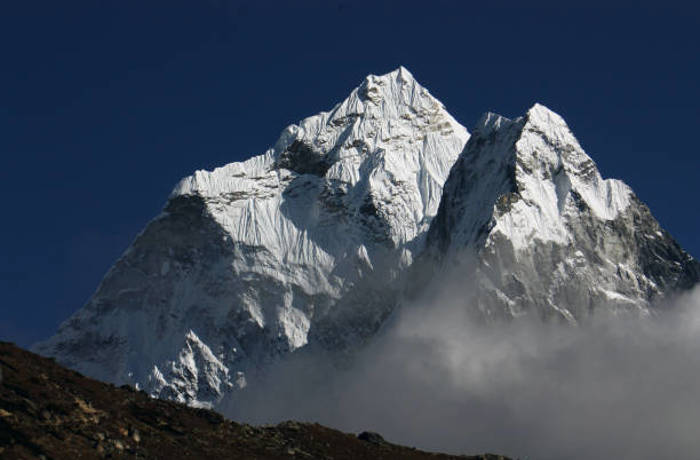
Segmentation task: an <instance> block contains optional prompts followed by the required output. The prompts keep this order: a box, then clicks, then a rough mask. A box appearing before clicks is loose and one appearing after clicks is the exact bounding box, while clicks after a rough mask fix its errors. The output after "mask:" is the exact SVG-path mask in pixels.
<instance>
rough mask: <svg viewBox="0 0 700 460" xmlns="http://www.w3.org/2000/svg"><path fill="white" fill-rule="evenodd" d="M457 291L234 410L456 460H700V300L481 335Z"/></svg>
mask: <svg viewBox="0 0 700 460" xmlns="http://www.w3.org/2000/svg"><path fill="white" fill-rule="evenodd" d="M469 292H470V289H469V287H468V286H465V285H464V283H462V282H460V280H459V277H457V278H455V279H452V281H443V282H441V283H434V286H433V287H432V288H431V289H429V290H428V291H427V292H426V294H425V295H424V296H422V298H419V299H416V300H414V301H413V302H411V303H410V304H408V305H405V306H404V307H403V308H402V309H400V310H399V311H397V312H396V314H395V315H394V317H393V318H392V319H391V321H390V322H389V323H388V324H387V325H386V327H385V328H384V330H383V331H382V333H381V334H380V335H379V337H378V338H377V339H376V340H374V341H373V342H372V343H370V344H368V346H366V347H365V348H364V349H363V350H362V351H361V352H360V353H359V354H358V355H356V356H354V357H353V358H352V360H351V362H349V363H347V365H346V366H344V367H343V368H342V369H338V368H337V365H335V364H333V363H332V362H331V361H332V360H331V359H330V358H329V359H326V358H319V356H318V354H316V353H313V354H311V353H309V354H304V353H300V354H298V355H297V356H296V357H294V358H293V359H291V360H289V361H287V362H285V363H283V364H282V365H280V366H277V367H276V368H275V370H274V371H273V372H272V373H271V374H269V375H268V376H267V379H266V381H265V382H255V383H254V384H252V385H250V389H249V390H248V391H247V392H246V393H245V394H243V395H241V396H242V397H241V398H236V400H235V401H230V402H229V403H228V408H225V409H224V410H225V411H226V413H227V415H229V416H231V417H232V418H234V419H235V420H240V421H247V422H251V423H268V422H279V421H282V420H286V419H296V420H303V421H310V422H319V423H322V424H325V425H328V426H331V427H334V428H338V429H341V430H344V431H350V432H359V431H363V430H372V431H377V432H379V433H381V434H382V435H383V436H384V437H385V438H386V439H387V440H388V441H390V442H396V443H401V444H406V445H409V446H416V447H418V448H421V449H426V450H436V451H443V452H450V453H483V452H492V453H499V454H504V455H508V456H511V457H513V458H520V459H525V458H529V459H561V458H567V459H584V458H585V459H590V458H602V457H614V458H621V459H626V458H630V459H631V458H635V459H638V458H652V457H654V458H674V459H685V458H697V455H698V453H699V452H700V436H699V435H698V427H699V426H700V399H699V398H698V394H697V392H698V389H699V388H700V289H699V288H696V289H695V290H694V291H692V292H689V293H686V294H683V295H680V296H678V297H676V298H674V299H673V300H669V301H667V302H666V304H664V305H662V306H660V307H661V308H663V309H664V310H666V311H664V314H662V315H659V316H657V317H653V318H639V317H621V316H613V315H610V314H606V313H599V314H597V315H594V316H593V317H591V318H589V319H588V320H587V321H586V322H585V323H583V324H580V325H578V326H570V325H566V324H555V323H547V324H545V323H543V322H542V321H538V320H530V319H519V320H515V321H512V322H509V323H499V324H484V323H483V322H480V321H476V320H474V319H473V318H472V317H471V316H470V315H469V314H468V313H467V312H468V311H469V308H468V305H469Z"/></svg>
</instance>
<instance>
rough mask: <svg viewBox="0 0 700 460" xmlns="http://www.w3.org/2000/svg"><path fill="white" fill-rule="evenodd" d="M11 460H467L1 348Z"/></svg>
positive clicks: (0, 391)
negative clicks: (224, 406)
mask: <svg viewBox="0 0 700 460" xmlns="http://www.w3.org/2000/svg"><path fill="white" fill-rule="evenodd" d="M0 458H1V459H5V458H6V459H12V460H18V459H35V458H51V459H75V458H87V459H93V458H94V459H98V458H148V459H168V460H170V459H180V458H197V459H241V458H246V459H249V458H255V459H283V458H317V459H330V458H333V459H338V460H340V459H395V458H403V459H416V460H418V459H463V460H507V459H506V458H505V457H502V456H499V455H491V454H486V455H475V456H454V455H444V454H435V453H429V452H423V451H420V450H416V449H414V448H408V447H402V446H398V445H395V444H391V443H388V442H386V441H384V440H383V439H382V438H381V436H379V435H377V434H376V433H369V432H363V433H360V435H359V436H354V435H351V434H346V433H341V432H340V431H336V430H332V429H329V428H326V427H324V426H321V425H318V424H311V423H297V422H293V421H288V422H284V423H280V424H279V425H276V426H273V425H266V426H262V427H256V426H250V425H241V424H238V423H234V422H231V421H228V420H226V419H224V418H223V417H222V416H221V415H219V414H217V413H215V412H212V411H210V410H207V409H194V408H191V407H187V406H185V405H182V404H178V403H174V402H171V401H161V400H157V399H152V398H150V397H149V396H148V395H147V394H146V393H144V392H139V391H135V390H134V389H133V388H132V387H129V386H126V387H122V388H117V387H115V386H113V385H108V384H105V383H102V382H98V381H95V380H92V379H89V378H86V377H83V376H82V375H80V374H78V373H76V372H74V371H71V370H68V369H65V368H63V367H61V366H59V365H58V364H56V363H55V362H54V361H52V360H49V359H46V358H42V357H40V356H37V355H35V354H33V353H29V352H27V351H24V350H22V349H20V348H17V347H15V346H13V345H12V344H9V343H6V342H0Z"/></svg>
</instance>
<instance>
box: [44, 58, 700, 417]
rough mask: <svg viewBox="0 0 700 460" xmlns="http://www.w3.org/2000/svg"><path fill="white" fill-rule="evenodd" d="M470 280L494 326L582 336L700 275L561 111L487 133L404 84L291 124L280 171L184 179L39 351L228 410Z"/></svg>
mask: <svg viewBox="0 0 700 460" xmlns="http://www.w3.org/2000/svg"><path fill="white" fill-rule="evenodd" d="M443 186H444V188H443ZM455 272H456V273H458V274H459V276H461V277H462V279H461V280H460V281H459V282H460V284H462V285H463V286H462V288H463V289H465V290H466V291H467V292H466V294H467V295H465V299H464V305H465V308H468V309H470V310H471V311H473V312H475V313H477V314H478V315H479V316H481V317H483V318H486V319H489V320H496V319H511V318H514V317H520V316H527V315H530V316H537V317H539V318H544V319H560V320H562V321H564V322H567V323H576V322H579V321H581V320H584V319H585V318H587V317H588V316H589V315H590V314H591V313H592V312H594V311H604V312H610V313H613V314H621V313H627V312H631V313H632V314H634V315H650V314H653V313H654V312H656V311H657V310H658V308H657V306H658V305H659V302H661V301H662V300H663V299H664V298H666V297H668V296H670V295H672V294H673V293H675V292H676V291H678V290H683V289H687V288H690V287H691V286H693V285H694V284H695V283H697V282H698V280H699V279H700V265H699V264H698V262H697V261H695V260H694V259H692V258H691V257H690V256H689V255H688V254H687V253H685V252H684V251H683V250H682V249H681V248H680V247H679V246H678V244H677V243H676V242H675V241H674V240H673V239H672V238H671V236H670V235H669V234H668V233H667V232H665V231H664V230H663V229H662V228H660V226H659V224H658V222H657V221H656V220H655V219H654V218H653V216H652V215H651V213H650V212H649V209H648V208H647V207H646V206H645V205H644V204H643V203H641V202H640V201H639V199H637V198H636V197H635V195H634V194H633V192H632V191H631V190H630V188H629V187H627V186H626V185H625V184H624V183H622V182H620V181H617V180H612V179H606V180H604V179H603V178H602V176H601V174H600V173H599V172H598V170H597V168H596V166H595V163H594V162H593V161H592V160H591V158H590V157H588V155H586V153H585V152H584V151H583V149H582V148H581V146H580V145H579V143H578V141H577V140H576V138H575V137H574V136H573V134H572V133H571V131H570V130H569V128H568V126H567V125H566V123H565V122H564V120H563V119H562V118H561V117H560V116H559V115H557V114H555V113H553V112H552V111H550V110H549V109H547V108H545V107H543V106H541V105H538V104H536V105H535V106H533V107H532V108H531V109H530V110H529V111H528V112H527V114H526V115H525V116H523V117H520V118H517V119H514V120H510V119H507V118H504V117H501V116H498V115H495V114H490V113H489V114H486V115H485V116H484V117H482V119H481V120H480V121H479V122H478V124H477V126H476V127H475V129H474V133H473V135H472V136H471V137H470V135H469V134H468V132H467V130H466V129H465V128H464V127H462V126H461V125H459V123H457V122H456V121H455V120H454V119H453V118H452V117H451V116H450V115H449V114H448V113H447V111H446V110H445V109H444V107H443V106H442V104H441V103H440V102H439V101H437V100H436V99H435V98H434V97H432V96H431V95H430V93H429V92H428V91H427V90H426V89H425V88H423V87H421V86H420V85H419V84H418V83H417V82H416V81H415V79H414V78H413V77H412V76H411V74H410V73H409V72H408V71H407V70H406V69H404V68H399V69H397V70H396V71H394V72H391V73H389V74H386V75H383V76H369V77H367V78H366V79H365V80H364V81H363V82H362V84H361V85H360V86H359V87H358V88H356V89H354V90H353V91H352V92H351V93H350V96H349V97H348V98H347V99H346V100H344V101H343V102H341V103H340V104H338V105H336V106H335V107H334V108H333V109H332V110H331V111H329V112H323V113H320V114H318V115H315V116H312V117H309V118H306V119H304V120H303V121H301V122H300V123H299V124H297V125H292V126H289V127H288V128H286V129H285V130H284V131H283V132H282V134H281V136H280V138H279V140H278V141H277V142H276V144H275V145H274V147H272V148H271V149H269V150H268V151H267V152H265V153H264V154H263V155H260V156H256V157H252V158H251V159H249V160H247V161H244V162H242V163H231V164H229V165H226V166H224V167H222V168H218V169H215V170H214V171H211V172H206V171H197V172H196V173H195V174H194V175H192V176H190V177H187V178H185V179H183V180H182V181H181V182H180V183H179V184H177V186H176V187H175V189H174V190H173V192H172V194H171V195H170V197H169V199H168V201H167V203H166V205H165V208H164V210H163V212H162V213H161V214H160V215H159V216H157V217H156V218H155V219H154V220H153V221H152V222H150V223H149V224H148V225H147V226H146V228H145V229H144V230H143V232H142V233H141V234H139V235H138V236H137V238H136V239H135V241H134V243H133V244H132V245H131V247H129V248H128V249H127V250H126V252H125V253H124V255H123V256H122V257H121V258H120V259H119V260H118V261H117V262H116V263H115V265H114V266H113V267H112V268H111V269H110V270H109V272H108V273H107V274H106V276H105V277H104V279H103V280H102V282H101V284H100V285H99V286H98V288H97V290H96V292H95V293H94V295H93V296H92V297H91V298H90V300H89V301H88V302H87V304H86V305H85V306H84V307H83V308H82V309H81V310H79V311H78V312H77V313H75V314H74V315H73V316H72V317H71V318H69V319H68V320H67V321H66V322H65V323H63V324H62V325H61V326H60V328H59V330H58V332H57V334H56V335H55V336H53V337H51V338H50V339H48V340H47V341H45V342H43V343H40V344H38V345H37V346H36V347H35V348H34V350H35V351H37V352H39V353H41V354H43V355H47V356H54V357H56V359H57V360H58V361H59V362H60V363H62V364H64V365H66V366H68V367H71V368H73V369H76V370H78V371H80V372H82V373H84V374H86V375H88V376H91V377H94V378H98V379H100V380H104V381H109V382H113V383H116V384H124V383H127V384H130V385H133V386H135V387H136V388H137V389H143V390H145V391H146V392H147V393H149V394H151V395H153V396H156V397H160V398H164V399H172V400H175V401H180V402H185V403H188V404H190V405H193V406H204V407H220V405H223V404H224V403H223V402H222V401H223V400H224V398H225V397H227V396H229V395H235V394H239V393H240V392H238V391H237V390H239V389H242V388H244V387H246V385H248V384H252V382H254V381H256V380H257V379H259V378H264V376H265V373H266V372H268V371H269V369H272V368H274V366H275V365H276V364H279V363H280V362H281V361H283V360H285V359H286V357H288V356H289V355H290V354H291V353H294V352H297V353H299V352H302V350H304V351H303V352H305V353H311V354H313V353H316V352H317V351H320V352H323V353H326V352H330V353H331V354H333V356H334V357H336V358H337V359H339V360H340V361H341V362H342V359H343V357H345V356H349V355H351V354H352V353H353V351H354V350H357V349H358V348H360V347H362V346H363V345H364V344H365V343H367V342H368V341H369V340H370V339H372V338H373V337H375V336H376V335H377V331H379V330H380V328H381V327H382V325H384V324H385V323H386V322H387V321H386V320H387V318H389V317H390V315H391V314H392V312H394V311H395V310H396V309H397V307H398V306H399V305H400V304H401V302H403V301H404V300H405V298H406V296H407V294H406V293H407V292H409V293H411V294H410V295H414V294H413V293H415V292H418V293H420V292H421V291H424V287H425V286H426V284H425V283H427V282H429V281H430V280H431V279H432V282H433V283H436V284H438V285H439V284H440V283H442V282H445V280H446V279H448V278H449V277H448V276H447V275H448V274H450V273H452V274H454V273H455ZM234 403H235V401H234Z"/></svg>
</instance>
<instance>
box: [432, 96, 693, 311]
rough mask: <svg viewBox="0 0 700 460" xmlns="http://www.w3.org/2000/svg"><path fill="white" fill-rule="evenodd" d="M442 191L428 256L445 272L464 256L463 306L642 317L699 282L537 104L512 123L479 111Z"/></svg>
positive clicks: (634, 204)
mask: <svg viewBox="0 0 700 460" xmlns="http://www.w3.org/2000/svg"><path fill="white" fill-rule="evenodd" d="M443 194H444V195H443V198H442V202H441V205H440V210H439V212H438V215H437V216H436V218H435V219H433V223H432V225H431V228H430V231H429V234H428V245H427V247H428V249H427V251H426V253H425V254H426V256H425V258H426V259H428V260H429V263H430V264H437V265H439V266H441V267H442V269H448V270H453V269H455V266H457V267H459V266H460V264H461V265H464V264H465V261H466V264H467V265H469V267H468V268H467V267H464V266H463V267H462V269H463V270H465V273H468V275H466V276H468V277H469V278H470V282H473V283H474V286H473V292H472V293H471V296H470V297H471V298H470V299H469V301H468V302H469V304H470V305H471V307H472V308H474V309H475V310H477V311H478V312H479V313H481V314H482V315H483V316H485V317H487V318H494V317H497V318H498V317H506V318H509V317H517V316H521V315H524V314H527V313H531V314H535V315H537V316H540V317H558V318H562V319H565V320H566V321H569V322H576V321H577V320H579V319H581V318H583V317H585V316H587V315H589V314H590V313H591V312H592V311H594V310H596V309H607V310H608V311H611V312H613V313H619V312H623V311H634V312H636V313H637V314H639V313H641V314H647V313H649V312H650V311H652V310H650V309H651V308H652V307H653V303H654V302H655V301H657V300H659V299H660V298H662V297H663V296H664V295H665V294H667V293H670V292H673V291H675V290H677V289H685V288H689V287H691V286H693V285H694V284H695V283H697V282H698V280H699V279H700V265H699V264H698V263H697V261H695V260H693V259H692V258H691V257H690V256H689V255H688V254H687V253H685V252H684V251H683V250H682V249H681V248H680V247H679V246H678V245H677V244H676V242H675V241H674V240H673V239H672V238H671V236H670V235H669V234H668V233H667V232H666V231H664V230H663V229H662V228H660V226H659V224H658V222H657V221H656V220H655V219H654V218H653V217H652V215H651V213H650V212H649V209H648V208H647V207H646V206H645V205H644V204H643V203H641V202H640V201H639V199H638V198H637V197H636V196H635V195H634V193H633V192H632V190H630V188H629V187H628V186H627V185H625V184H624V183H623V182H621V181H618V180H614V179H607V180H604V179H603V178H602V177H601V175H600V173H599V172H598V170H597V168H596V165H595V163H594V162H593V161H592V160H591V158H590V157H588V155H586V153H585V152H584V151H583V149H582V148H581V146H580V145H579V143H578V141H577V140H576V138H575V137H574V136H573V134H572V133H571V131H570V130H569V128H568V126H567V125H566V123H565V122H564V120H563V119H562V118H561V117H560V116H559V115H557V114H556V113H554V112H552V111H550V110H549V109H547V108H546V107H544V106H542V105H539V104H536V105H535V106H533V107H532V108H531V109H530V110H529V111H528V112H527V114H526V115H525V116H524V117H521V118H518V119H515V120H509V119H507V118H504V117H501V116H499V115H495V114H492V113H488V114H486V115H484V116H483V117H482V119H481V120H480V121H479V123H478V124H477V126H476V127H475V129H474V132H473V134H472V137H471V138H470V140H469V142H468V143H467V145H466V146H465V149H464V152H463V153H462V154H461V156H460V158H459V159H458V160H457V162H456V163H455V166H454V167H453V169H452V171H451V172H450V176H449V178H448V180H447V182H446V184H445V188H444V192H443ZM458 269H459V268H458ZM472 270H475V273H474V272H472Z"/></svg>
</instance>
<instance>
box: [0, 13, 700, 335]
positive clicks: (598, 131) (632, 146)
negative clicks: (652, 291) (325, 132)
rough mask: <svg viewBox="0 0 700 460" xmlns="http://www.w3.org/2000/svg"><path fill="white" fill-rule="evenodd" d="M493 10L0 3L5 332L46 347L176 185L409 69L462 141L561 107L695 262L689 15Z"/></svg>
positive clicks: (698, 32) (696, 72) (693, 34)
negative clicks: (465, 131)
mask: <svg viewBox="0 0 700 460" xmlns="http://www.w3.org/2000/svg"><path fill="white" fill-rule="evenodd" d="M489 3H492V2H478V3H477V2H467V1H463V2H441V1H431V2H427V1H426V2H409V1H400V2H399V1H396V2H386V3H382V2H367V3H364V2H359V1H348V2H338V1H324V2H306V1H295V2H233V1H225V0H220V1H213V0H212V1H209V2H204V1H190V2H184V1H168V2H165V1H148V2H142V1H111V2H108V1H97V0H94V1H85V2H81V1H77V0H76V1H70V2H56V1H44V2H38V1H31V0H24V1H21V2H2V6H0V43H1V45H0V46H1V47H2V48H1V49H2V53H0V155H1V158H2V164H1V166H2V167H1V168H0V193H1V194H2V198H3V208H4V209H3V213H2V215H3V219H2V225H1V226H0V232H1V233H0V241H1V246H0V338H1V339H3V340H11V341H15V342H17V343H18V344H20V345H23V346H28V345H29V344H31V343H33V342H34V341H36V340H39V339H42V338H44V337H46V336H48V335H49V334H51V333H52V332H53V331H54V330H55V328H56V327H57V326H58V324H59V323H60V322H61V321H62V320H64V319H65V318H66V317H68V315H69V314H71V313H72V312H73V311H75V310H76V309H78V308H79V307H80V306H81V305H82V304H83V303H84V302H85V301H86V300H87V298H88V297H89V296H90V295H91V293H92V292H93V290H94V289H95V287H96V286H97V284H98V282H99V281H100V279H101V278H102V276H103V275H104V273H105V272H106V270H107V269H108V268H109V266H110V265H111V264H112V263H113V262H114V260H115V259H116V258H117V257H118V256H119V255H120V254H121V252H122V251H123V250H124V249H125V248H126V247H127V246H128V245H129V243H130V242H131V241H132V240H133V238H134V237H135V236H136V234H137V233H138V231H139V230H141V229H142V228H143V227H144V225H145V224H146V223H147V222H148V220H149V219H151V218H152V217H153V216H155V215H156V214H157V213H158V212H159V210H160V208H161V207H162V205H163V204H164V202H165V199H166V198H167V195H168V193H169V192H170V190H171V188H172V186H173V185H174V184H175V183H176V182H177V181H178V180H179V179H180V178H181V177H182V176H185V175H188V174H190V173H191V172H192V171H194V170H195V169H201V168H208V169H209V168H213V167H215V166H218V165H223V164H225V163H228V162H231V161H236V160H241V159H244V158H247V157H249V156H251V155H253V154H258V153H261V152H262V151H263V150H265V149H266V148H267V147H269V146H270V145H271V144H273V143H274V142H275V141H276V139H277V136H278V134H279V133H280V131H281V130H282V129H283V128H284V127H285V126H286V125H288V124H290V123H292V122H296V121H297V120H299V119H301V118H303V117H305V116H308V115H313V114H315V113H317V112H319V111H321V110H327V109H329V108H331V107H332V106H333V105H334V104H335V103H336V102H339V101H340V100H342V99H343V98H344V97H345V96H346V95H347V94H348V93H349V91H350V90H351V89H352V88H354V87H355V86H357V85H358V84H359V83H360V82H361V81H362V78H363V77H364V76H365V75H367V74H369V73H375V74H381V73H385V72H387V71H390V70H392V69H394V68H396V67H397V66H399V65H404V66H406V67H407V68H408V69H409V70H410V71H411V72H412V73H413V74H414V76H415V77H416V78H417V79H418V81H419V82H421V83H422V84H423V85H424V86H426V87H427V88H428V89H429V90H430V91H431V92H432V93H433V94H434V95H435V96H436V97H438V98H439V99H440V100H441V101H442V102H443V103H444V104H445V106H446V107H447V109H448V110H449V111H450V112H451V113H452V114H453V115H454V116H455V117H456V118H457V119H458V120H459V121H460V122H462V123H463V124H464V125H466V126H467V127H468V128H471V126H472V125H473V123H474V122H475V121H476V120H477V119H478V117H479V115H481V113H482V112H484V111H487V110H488V111H495V112H498V113H501V114H503V115H506V116H518V115H521V114H523V113H524V112H525V110H527V108H528V107H529V106H531V105H532V104H533V103H534V102H535V101H539V102H542V103H544V104H545V105H547V106H549V107H550V108H552V109H554V110H555V111H557V112H559V113H560V114H562V115H563V116H564V117H565V118H566V120H567V121H568V122H569V124H570V126H571V127H572V129H573V131H574V132H575V134H576V135H577V137H578V138H579V140H580V142H581V143H582V145H583V146H584V148H585V149H586V150H587V152H588V153H589V154H590V155H591V156H592V157H593V158H594V160H596V162H597V163H598V165H599V167H600V169H601V171H602V173H603V175H604V176H606V177H617V178H620V179H623V180H624V181H625V182H627V183H628V184H630V185H631V186H632V187H633V189H634V190H635V191H636V192H637V194H638V195H639V196H640V197H641V199H642V200H644V201H645V202H646V203H648V204H649V206H650V207H651V210H652V212H653V213H654V214H655V216H656V217H657V218H658V219H659V221H660V222H661V223H662V225H663V226H665V227H666V228H667V229H668V230H669V231H670V232H671V233H672V234H673V235H674V236H675V237H676V238H677V239H678V241H679V242H680V243H681V245H682V246H684V247H685V248H686V249H687V250H688V251H689V252H690V253H691V254H693V255H695V256H696V257H697V256H700V236H698V230H699V228H700V226H699V225H698V224H699V223H700V219H699V217H698V204H697V203H698V199H699V194H698V192H699V191H700V186H699V185H698V179H699V177H698V169H699V167H700V161H699V160H698V131H699V130H700V90H699V89H698V82H700V60H699V59H698V50H699V46H698V45H699V44H700V19H699V18H700V15H699V12H698V9H696V8H692V7H689V6H680V5H671V4H670V3H668V2H660V3H662V5H663V6H657V7H651V6H649V7H638V6H637V7H632V6H631V3H630V4H625V6H613V7H611V6H603V5H604V4H603V3H602V2H601V5H600V6H597V5H595V2H594V3H591V2H581V3H582V4H585V5H586V6H579V7H572V6H561V5H560V4H571V3H573V2H539V3H538V2H534V3H531V2H528V5H529V6H528V7H522V6H518V3H517V2H510V3H509V2H499V5H500V6H499V7H488V6H483V5H487V4H489ZM607 3H614V2H607ZM618 5H619V4H618Z"/></svg>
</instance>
